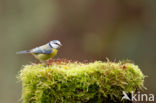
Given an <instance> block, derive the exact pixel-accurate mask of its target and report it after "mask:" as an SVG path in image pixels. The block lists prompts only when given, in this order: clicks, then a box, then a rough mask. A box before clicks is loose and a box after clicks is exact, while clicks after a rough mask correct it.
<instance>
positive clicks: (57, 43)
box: [49, 40, 62, 49]
mask: <svg viewBox="0 0 156 103" xmlns="http://www.w3.org/2000/svg"><path fill="white" fill-rule="evenodd" d="M49 45H50V47H51V48H54V49H59V48H60V47H61V46H62V44H61V42H60V41H59V40H52V41H50V42H49Z"/></svg>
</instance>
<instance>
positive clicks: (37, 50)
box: [30, 47, 52, 54]
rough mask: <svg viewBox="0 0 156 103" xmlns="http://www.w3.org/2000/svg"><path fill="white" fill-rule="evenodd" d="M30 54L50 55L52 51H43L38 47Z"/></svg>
mask: <svg viewBox="0 0 156 103" xmlns="http://www.w3.org/2000/svg"><path fill="white" fill-rule="evenodd" d="M30 52H31V53H37V54H50V53H52V49H43V48H40V47H36V48H34V49H32V50H31V51H30Z"/></svg>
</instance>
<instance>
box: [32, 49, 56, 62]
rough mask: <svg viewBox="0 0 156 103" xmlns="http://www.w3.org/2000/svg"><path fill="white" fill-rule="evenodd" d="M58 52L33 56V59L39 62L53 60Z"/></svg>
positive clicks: (54, 50)
mask: <svg viewBox="0 0 156 103" xmlns="http://www.w3.org/2000/svg"><path fill="white" fill-rule="evenodd" d="M57 52H58V50H57V49H53V51H52V53H51V54H33V55H34V56H35V58H37V59H38V60H40V61H44V60H48V59H50V58H53V57H54V56H55V55H56V54H57Z"/></svg>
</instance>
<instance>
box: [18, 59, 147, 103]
mask: <svg viewBox="0 0 156 103" xmlns="http://www.w3.org/2000/svg"><path fill="white" fill-rule="evenodd" d="M19 78H20V80H21V81H22V86H23V87H22V99H23V102H24V103H86V102H88V103H108V101H109V102H110V101H118V102H120V100H121V98H122V91H126V92H128V93H130V92H131V91H136V90H138V89H142V88H143V82H144V75H143V74H142V72H141V71H140V69H139V68H138V66H136V65H134V64H132V63H124V64H123V63H120V62H119V63H114V62H101V61H96V62H94V63H77V62H74V63H59V64H58V63H53V64H51V65H49V66H44V65H42V64H32V65H26V66H24V68H23V69H22V70H21V72H20V74H19ZM111 103H112V102H111Z"/></svg>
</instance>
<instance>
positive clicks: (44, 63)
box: [40, 60, 48, 67]
mask: <svg viewBox="0 0 156 103" xmlns="http://www.w3.org/2000/svg"><path fill="white" fill-rule="evenodd" d="M40 62H41V63H42V64H43V65H44V66H45V67H46V66H47V65H48V64H47V62H46V61H45V60H40Z"/></svg>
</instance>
